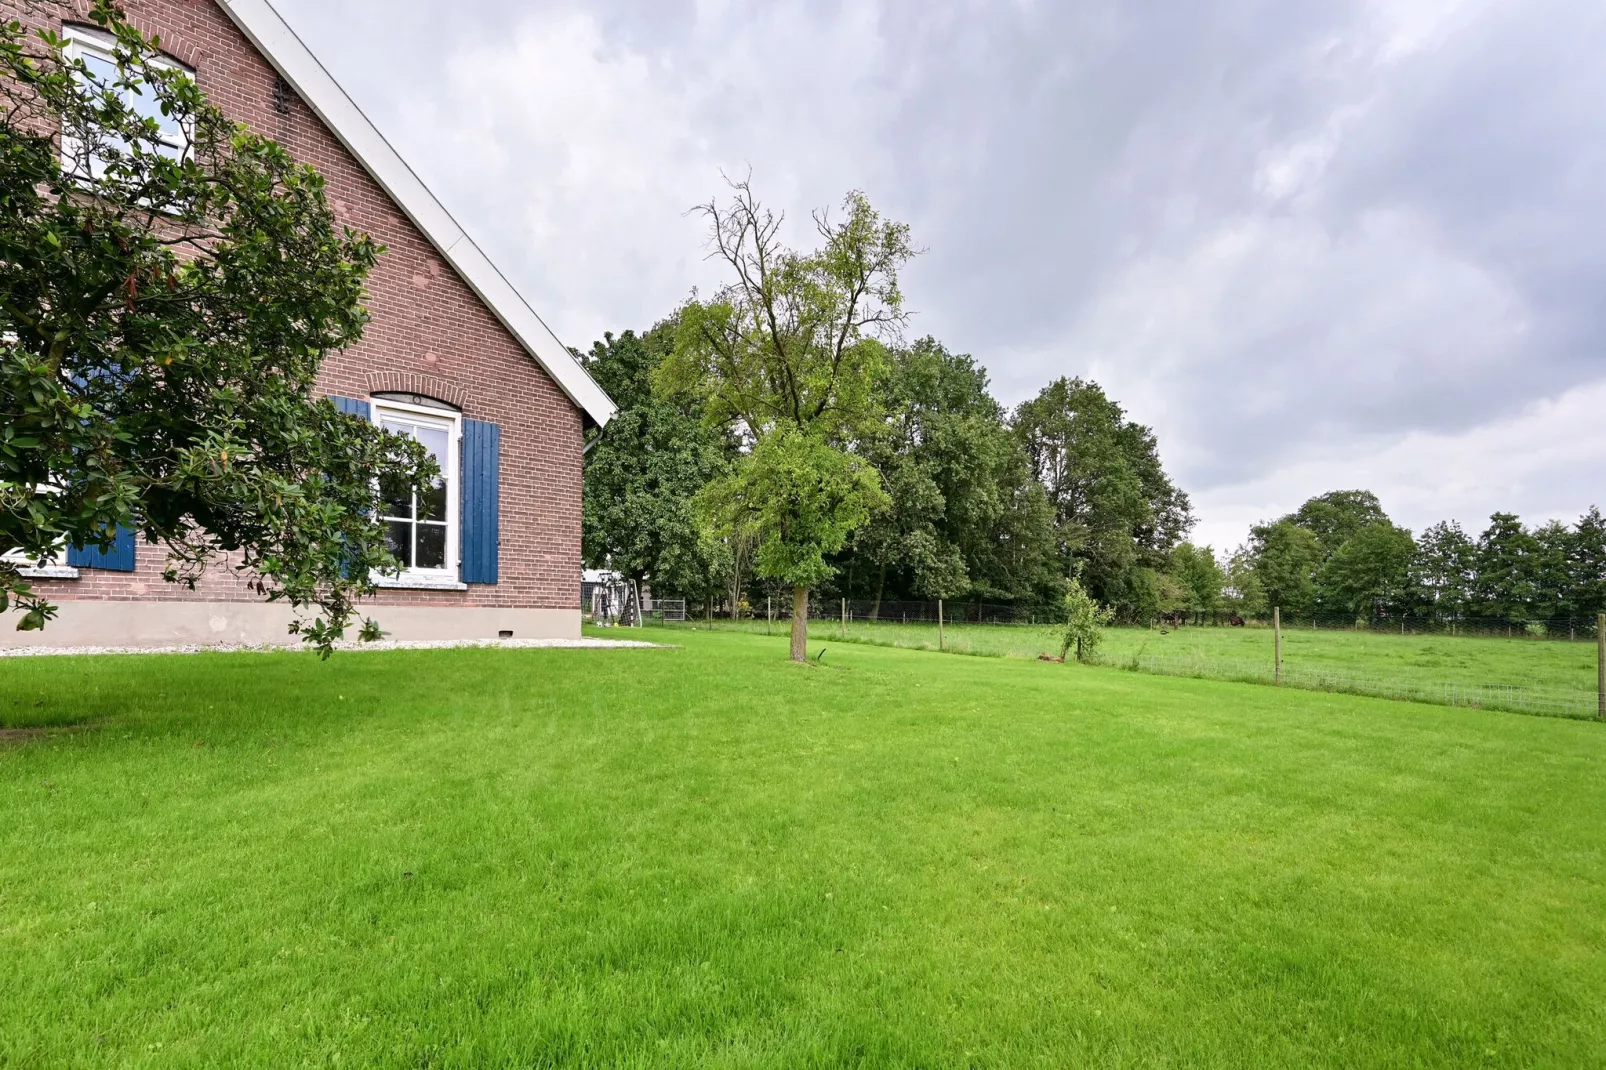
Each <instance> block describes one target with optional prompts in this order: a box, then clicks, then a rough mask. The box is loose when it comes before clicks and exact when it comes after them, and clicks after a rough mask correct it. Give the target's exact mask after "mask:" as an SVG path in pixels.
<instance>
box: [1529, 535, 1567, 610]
mask: <svg viewBox="0 0 1606 1070" xmlns="http://www.w3.org/2000/svg"><path fill="white" fill-rule="evenodd" d="M1575 538H1576V533H1575V532H1574V531H1573V529H1571V528H1569V527H1568V526H1567V525H1566V524H1563V523H1562V522H1561V521H1559V520H1552V521H1550V522H1549V523H1545V524H1541V525H1540V526H1539V527H1537V528H1535V529H1534V531H1533V539H1534V556H1533V562H1532V566H1531V570H1530V573H1531V575H1532V578H1533V586H1534V600H1533V604H1532V605H1531V607H1530V609H1531V612H1532V615H1533V616H1535V617H1539V618H1544V619H1550V618H1555V617H1569V616H1572V615H1573V613H1574V612H1575V611H1576V610H1575V608H1574V606H1575V602H1576V593H1575V591H1574V589H1573V583H1572V576H1571V574H1570V573H1571V570H1570V568H1569V559H1570V558H1571V557H1572V554H1573V541H1574V539H1575Z"/></svg>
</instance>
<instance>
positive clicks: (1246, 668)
mask: <svg viewBox="0 0 1606 1070" xmlns="http://www.w3.org/2000/svg"><path fill="white" fill-rule="evenodd" d="M778 603H779V599H777V600H776V604H772V605H771V606H765V605H762V604H761V605H759V606H758V607H755V608H756V610H757V612H756V613H754V614H753V615H752V616H749V617H745V618H741V619H738V620H730V619H728V618H727V619H724V620H718V619H716V620H715V621H714V622H713V623H714V626H715V627H718V628H732V629H738V630H744V631H759V632H769V633H772V634H780V633H782V632H784V631H785V630H786V629H787V628H789V627H790V623H791V620H790V618H791V612H790V611H791V606H790V603H789V602H788V604H787V605H786V606H784V607H783V606H781V605H779V604H778ZM809 610H810V611H809V618H810V621H811V625H810V631H811V633H812V634H813V635H814V636H815V637H816V638H818V639H820V640H822V641H835V642H851V643H861V644H868V645H876V646H893V647H903V648H907V649H927V650H936V649H938V648H939V646H941V647H943V648H944V649H946V650H947V651H949V652H951V653H960V654H982V655H993V656H1004V657H1025V658H1031V657H1037V656H1039V655H1040V654H1043V653H1045V652H1046V651H1048V650H1049V648H1051V647H1052V648H1054V651H1055V652H1057V643H1056V642H1054V641H1053V636H1052V635H1051V632H1052V631H1053V625H1054V624H1055V623H1057V622H1058V621H1059V619H1060V618H1059V616H1058V615H1057V614H1056V613H1055V612H1054V607H1033V606H1002V605H990V604H987V603H982V604H980V605H978V604H976V603H961V604H949V603H944V604H943V605H942V606H941V607H940V609H939V606H938V604H937V603H936V602H881V603H879V604H878V603H874V602H866V601H849V602H847V603H846V604H844V603H843V602H842V601H841V600H838V601H837V602H836V603H835V604H834V605H833V604H831V603H828V602H820V603H815V604H813V605H811V606H810V607H809ZM939 613H940V615H941V622H942V624H943V625H945V626H948V630H947V631H946V633H944V632H942V631H940V630H939V627H938V619H939ZM692 623H697V621H696V619H695V617H694V618H692ZM1314 623H1316V622H1311V621H1307V622H1306V623H1305V624H1304V625H1303V627H1302V628H1301V629H1299V630H1309V629H1310V628H1311V627H1312V626H1313V624H1314ZM1455 623H1456V629H1457V630H1456V631H1455V632H1454V633H1453V634H1455V635H1456V636H1465V637H1468V638H1469V639H1470V638H1474V637H1477V636H1480V635H1482V636H1498V637H1503V636H1504V635H1505V632H1506V627H1507V625H1506V623H1505V622H1492V621H1491V622H1487V623H1488V625H1489V626H1488V628H1487V630H1484V631H1475V630H1472V629H1471V628H1470V627H1469V621H1467V620H1461V621H1457V622H1455ZM977 625H996V626H997V628H996V630H995V629H994V628H991V627H988V628H984V629H982V630H980V631H976V630H971V629H975V628H976V626H977ZM906 626H907V627H906ZM1194 626H1197V625H1194ZM1248 626H1250V627H1258V625H1255V624H1251V625H1248ZM1189 627H1193V626H1189ZM1283 630H1284V633H1285V636H1286V635H1287V634H1288V633H1289V632H1292V631H1294V630H1295V629H1294V628H1291V627H1286V626H1285V627H1284V629H1283ZM1332 630H1344V631H1357V630H1359V631H1368V632H1372V633H1374V634H1382V635H1390V634H1392V635H1398V634H1400V630H1399V628H1398V626H1397V625H1395V626H1393V627H1387V628H1384V627H1376V628H1357V627H1355V626H1354V625H1353V624H1352V625H1350V626H1348V627H1345V628H1343V629H1332ZM1266 631H1267V633H1268V634H1266V643H1267V648H1268V649H1267V656H1266V658H1265V659H1263V660H1255V661H1249V660H1238V659H1232V658H1221V657H1212V656H1208V655H1201V654H1151V653H1148V652H1146V651H1143V650H1139V651H1137V652H1136V653H1133V654H1122V655H1105V656H1102V657H1099V658H1097V659H1096V660H1095V662H1094V663H1095V664H1098V665H1102V666H1106V667H1110V668H1116V669H1125V670H1128V671H1133V672H1144V673H1150V674H1154V675H1159V676H1181V677H1192V678H1196V679H1210V680H1225V681H1233V682H1240V683H1253V684H1267V685H1270V684H1277V683H1280V684H1281V685H1282V686H1284V687H1291V688H1296V689H1298V690H1304V691H1321V692H1332V693H1339V694H1351V695H1365V696H1369V697H1373V698H1385V699H1398V700H1403V701H1410V702H1424V703H1430V704H1434V705H1441V706H1452V707H1460V708H1466V709H1489V710H1504V711H1507V712H1512V713H1524V714H1533V715H1538V716H1547V717H1568V718H1580V719H1593V718H1595V717H1596V716H1597V711H1598V706H1599V701H1600V699H1599V696H1598V695H1597V693H1596V692H1594V691H1586V690H1581V689H1573V688H1563V687H1547V686H1542V685H1528V684H1494V683H1466V682H1462V681H1456V680H1432V679H1420V678H1417V679H1412V678H1408V677H1400V676H1390V675H1384V674H1380V673H1366V672H1355V671H1348V670H1337V669H1327V668H1312V667H1308V666H1304V665H1300V664H1298V663H1290V662H1288V661H1287V660H1285V661H1284V663H1283V668H1282V674H1281V676H1280V678H1279V677H1278V675H1277V673H1276V671H1275V668H1274V665H1273V659H1272V657H1271V650H1270V644H1271V636H1270V634H1269V631H1270V629H1269V627H1267V629H1266ZM944 634H945V635H946V638H943V636H944ZM1405 634H1406V635H1427V634H1442V635H1450V634H1452V633H1451V631H1450V629H1449V628H1448V627H1446V628H1445V629H1444V630H1443V631H1440V632H1430V631H1428V630H1426V629H1422V630H1407V631H1405ZM1517 636H1521V637H1523V638H1527V639H1541V638H1554V639H1559V640H1562V641H1565V640H1566V639H1567V638H1569V637H1575V638H1577V639H1579V640H1581V641H1582V640H1584V639H1587V640H1588V641H1589V642H1590V643H1591V644H1593V643H1594V640H1595V636H1594V622H1590V628H1589V631H1588V633H1587V634H1585V633H1584V632H1583V630H1582V628H1581V626H1580V624H1579V623H1578V622H1573V630H1572V632H1571V633H1569V632H1568V631H1567V630H1562V629H1556V630H1552V631H1549V632H1548V633H1546V634H1540V633H1538V632H1537V630H1527V631H1524V630H1521V629H1515V628H1513V637H1514V638H1515V637H1517ZM1017 638H1018V641H1017Z"/></svg>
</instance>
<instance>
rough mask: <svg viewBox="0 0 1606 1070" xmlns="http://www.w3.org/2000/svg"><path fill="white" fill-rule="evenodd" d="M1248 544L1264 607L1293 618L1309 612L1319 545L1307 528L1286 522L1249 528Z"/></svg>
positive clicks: (1313, 600) (1313, 599)
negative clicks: (1278, 610)
mask: <svg viewBox="0 0 1606 1070" xmlns="http://www.w3.org/2000/svg"><path fill="white" fill-rule="evenodd" d="M1249 544H1250V554H1251V556H1252V557H1253V559H1254V562H1255V568H1254V571H1255V577H1256V578H1257V579H1258V580H1259V581H1260V590H1261V593H1262V595H1263V597H1264V598H1265V600H1266V604H1267V606H1268V607H1272V606H1276V607H1281V609H1282V611H1283V612H1284V613H1292V614H1296V615H1301V614H1308V613H1311V612H1312V611H1313V610H1314V609H1315V608H1316V571H1317V569H1319V568H1320V567H1321V565H1322V546H1321V543H1320V542H1318V541H1317V538H1316V536H1315V535H1314V534H1312V533H1311V531H1310V529H1309V528H1304V527H1301V526H1300V525H1298V524H1295V523H1293V522H1292V521H1289V520H1279V521H1277V522H1276V523H1273V524H1259V525H1256V526H1255V527H1253V528H1250V529H1249Z"/></svg>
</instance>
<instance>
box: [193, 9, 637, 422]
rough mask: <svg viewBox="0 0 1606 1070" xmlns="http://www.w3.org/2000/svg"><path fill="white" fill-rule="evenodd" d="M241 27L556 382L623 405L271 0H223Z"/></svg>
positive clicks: (585, 401)
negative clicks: (493, 260) (528, 301)
mask: <svg viewBox="0 0 1606 1070" xmlns="http://www.w3.org/2000/svg"><path fill="white" fill-rule="evenodd" d="M218 4H219V6H220V7H222V8H223V10H224V11H226V12H228V15H229V18H231V19H233V20H234V24H235V25H236V26H238V27H239V28H240V31H241V32H242V33H244V34H245V35H246V36H247V37H248V38H250V39H251V43H252V44H254V45H256V47H257V50H258V51H259V52H261V53H262V55H263V56H265V57H266V58H267V60H268V62H269V63H271V64H273V66H274V68H275V69H276V70H277V71H278V72H279V74H280V75H282V76H283V77H284V80H285V81H286V82H288V83H289V84H290V87H291V88H292V89H294V90H295V92H296V95H297V96H299V97H300V98H301V99H302V100H304V101H305V102H306V103H307V106H308V107H310V108H311V109H312V110H313V112H315V113H316V114H317V116H318V118H319V119H322V120H323V123H324V125H325V126H327V127H328V128H329V129H330V130H331V131H333V132H334V135H335V137H337V138H339V139H340V143H341V144H343V145H345V146H346V149H347V150H348V151H349V152H350V153H351V154H352V155H353V156H355V157H356V158H357V161H358V162H359V163H361V164H362V165H363V166H364V167H365V168H367V170H368V173H369V174H370V175H372V176H373V178H374V181H376V182H378V183H379V185H380V186H381V187H383V188H384V190H385V192H386V193H388V194H390V198H391V200H393V201H395V202H396V204H397V205H398V206H399V207H400V208H401V210H402V211H403V212H405V213H406V214H407V218H408V219H410V220H412V222H413V225H414V226H416V227H417V228H418V229H419V230H420V231H422V232H423V234H424V237H425V238H427V239H429V241H430V242H431V243H433V244H434V246H435V248H436V249H438V250H439V251H440V254H441V256H443V257H445V258H446V262H447V263H449V264H451V265H452V267H453V268H455V269H456V271H457V273H458V274H459V275H461V276H462V277H463V281H465V282H467V283H468V285H469V287H470V288H471V289H472V290H473V291H474V292H475V293H476V294H478V295H479V298H480V300H481V301H484V302H485V305H486V307H487V308H489V309H490V310H491V312H492V313H493V314H494V315H495V316H496V318H497V319H499V320H501V321H502V325H503V326H504V327H506V328H507V329H508V330H509V331H511V332H512V334H513V337H515V338H517V339H518V340H519V343H520V344H521V345H523V346H524V348H525V350H526V351H528V352H529V354H530V356H532V357H534V358H535V361H536V363H537V364H539V365H541V367H542V368H544V369H546V373H547V374H548V375H550V376H552V378H553V380H554V381H555V382H556V383H557V384H558V387H559V388H560V389H561V390H562V391H563V392H564V393H565V394H567V395H568V397H569V400H570V401H572V402H574V403H575V405H577V406H578V407H579V408H580V409H581V411H583V412H584V413H585V414H586V415H588V416H590V417H591V419H592V420H594V421H596V423H597V424H598V425H602V424H606V423H607V422H608V420H609V419H610V418H611V417H612V416H613V414H614V412H615V411H617V407H616V406H615V405H614V403H613V400H612V399H611V398H609V397H608V395H607V394H606V393H604V392H603V389H602V388H601V387H600V386H598V385H597V384H596V382H595V380H593V379H592V378H591V376H590V375H589V374H588V373H587V372H586V370H585V368H584V367H582V366H581V365H580V362H579V361H577V360H576V359H575V358H574V355H573V354H572V353H570V352H569V349H568V347H567V346H565V345H564V344H563V343H562V342H560V341H558V337H557V335H555V334H553V333H552V331H551V329H550V328H549V327H547V325H546V324H545V323H544V322H542V320H541V317H540V316H537V315H536V314H535V311H534V310H533V309H531V308H530V306H529V305H528V304H526V303H525V301H524V298H523V297H521V296H520V295H519V292H518V291H517V290H515V289H514V288H513V286H512V284H511V283H509V282H508V281H507V279H506V278H505V277H504V276H503V275H502V273H501V272H500V271H498V270H497V268H496V265H495V264H493V263H491V261H490V260H489V259H487V258H486V256H485V254H484V253H483V252H481V251H480V247H479V246H478V245H475V244H474V239H472V238H470V237H469V236H468V235H467V234H466V233H464V231H463V228H462V227H461V226H459V225H458V223H457V220H455V219H453V218H452V216H451V213H450V212H448V211H447V210H446V209H445V208H444V207H442V205H441V202H440V201H438V200H436V199H435V195H434V194H433V193H431V192H430V191H429V188H428V187H426V186H425V185H424V183H423V182H422V181H420V180H419V178H418V176H417V175H416V174H414V173H413V169H412V168H411V167H408V166H407V163H406V161H404V160H403V159H402V158H401V157H400V156H399V155H397V153H396V150H395V149H393V148H392V147H391V145H390V142H388V141H386V140H385V137H384V135H383V134H381V133H380V132H379V131H378V130H376V129H375V128H374V124H373V123H371V122H369V121H368V117H367V116H366V115H364V114H363V113H362V110H361V109H360V108H358V107H357V105H356V104H355V103H353V102H352V99H351V98H350V97H348V96H347V95H346V91H345V90H344V89H341V88H340V84H339V83H338V82H336V81H335V80H334V78H333V77H332V76H331V75H330V74H329V72H328V71H327V70H325V69H324V66H323V64H322V63H319V62H318V58H317V57H316V56H314V55H313V54H312V52H311V51H310V50H308V48H307V46H306V45H305V44H303V43H302V41H301V38H299V37H297V36H296V34H295V31H294V30H292V29H290V27H289V26H288V25H287V24H286V23H285V21H284V19H283V18H281V17H280V16H279V13H278V12H277V11H276V10H274V7H273V5H272V3H270V2H269V0H218Z"/></svg>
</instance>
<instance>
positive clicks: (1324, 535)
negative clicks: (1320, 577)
mask: <svg viewBox="0 0 1606 1070" xmlns="http://www.w3.org/2000/svg"><path fill="white" fill-rule="evenodd" d="M1283 519H1284V520H1287V521H1288V522H1289V523H1292V524H1298V525H1299V526H1300V527H1302V528H1304V529H1305V530H1306V531H1309V532H1310V533H1311V534H1312V535H1315V536H1316V541H1317V542H1319V543H1320V544H1321V547H1322V555H1323V557H1331V556H1332V555H1333V554H1335V553H1337V552H1338V548H1339V547H1341V546H1343V545H1344V543H1345V542H1347V541H1348V540H1349V539H1350V538H1351V537H1352V536H1354V535H1355V534H1356V533H1357V532H1359V531H1360V530H1361V529H1362V528H1366V527H1370V526H1372V525H1373V524H1387V523H1388V522H1389V518H1388V514H1386V513H1385V512H1383V505H1382V503H1381V502H1379V501H1378V500H1377V495H1375V494H1373V493H1372V492H1371V491H1369V490H1334V491H1329V492H1327V493H1326V494H1318V495H1317V496H1316V497H1314V498H1312V499H1310V500H1309V501H1307V502H1306V503H1305V504H1304V505H1301V506H1300V507H1299V508H1298V509H1296V510H1295V511H1294V512H1292V513H1290V514H1289V515H1288V516H1285V517H1283Z"/></svg>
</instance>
